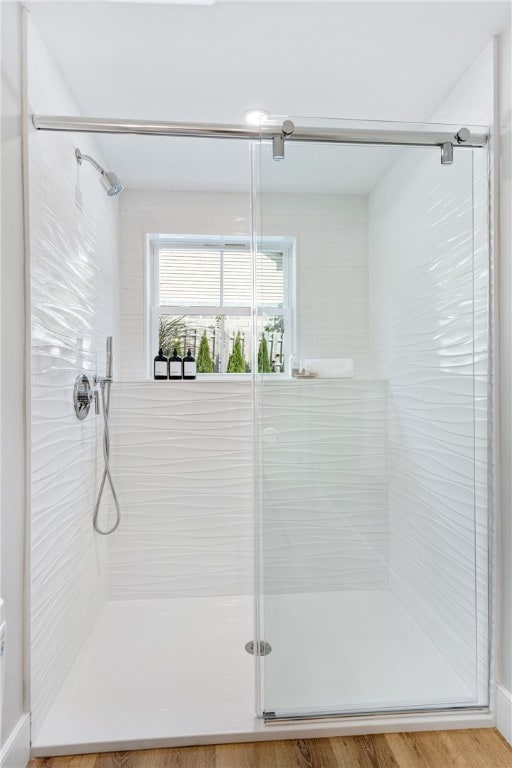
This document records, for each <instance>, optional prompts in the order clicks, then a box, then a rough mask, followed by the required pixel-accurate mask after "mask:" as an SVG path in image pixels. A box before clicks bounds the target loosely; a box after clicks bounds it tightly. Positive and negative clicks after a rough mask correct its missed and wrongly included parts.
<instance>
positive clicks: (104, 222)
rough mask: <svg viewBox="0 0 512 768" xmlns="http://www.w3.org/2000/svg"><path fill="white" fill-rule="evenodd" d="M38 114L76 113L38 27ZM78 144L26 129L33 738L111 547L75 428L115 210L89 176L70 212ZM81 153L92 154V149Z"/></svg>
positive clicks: (89, 616) (100, 353)
mask: <svg viewBox="0 0 512 768" xmlns="http://www.w3.org/2000/svg"><path fill="white" fill-rule="evenodd" d="M28 72H29V100H30V103H31V105H32V107H33V108H34V111H37V112H43V113H50V114H51V113H52V112H56V113H57V114H58V113H61V114H78V113H77V110H76V106H75V105H74V103H73V101H72V99H71V97H70V96H69V93H68V92H67V88H66V86H65V84H64V83H63V81H62V79H61V77H60V75H59V73H58V71H57V70H56V68H55V67H54V65H53V62H52V60H51V58H50V56H49V54H48V52H47V51H46V49H45V47H44V44H43V43H42V41H41V40H40V38H39V36H38V34H37V31H36V30H35V29H34V27H33V26H32V25H30V27H29V46H28ZM74 141H75V139H74V138H73V137H71V136H66V135H52V134H45V133H36V132H35V131H34V132H31V133H30V136H29V175H30V189H29V195H30V201H29V217H30V218H29V222H30V259H31V307H32V322H31V352H32V382H31V409H32V423H31V429H32V447H31V451H32V454H31V463H32V499H31V505H32V530H31V542H32V577H31V612H32V617H31V618H32V624H31V633H32V648H31V665H32V670H31V675H32V683H31V690H32V703H31V710H32V726H33V729H34V732H37V730H38V728H39V727H40V725H41V723H42V721H43V720H44V717H45V715H46V713H47V711H48V709H49V707H50V706H51V703H52V701H53V699H54V697H55V695H56V693H57V691H58V689H59V687H60V685H61V684H62V682H63V681H64V679H65V677H66V675H67V673H68V671H69V669H70V667H71V665H72V664H73V662H74V661H75V658H76V656H77V654H78V651H79V650H80V648H81V646H82V644H83V643H84V641H85V640H86V639H87V636H88V634H89V632H90V630H91V629H92V626H93V625H94V622H95V620H96V618H97V616H98V614H99V612H100V610H101V608H102V606H103V605H104V602H105V594H106V593H105V583H104V582H105V579H104V560H105V554H106V552H105V542H103V541H99V540H98V537H95V536H94V535H93V528H92V508H93V503H94V493H95V489H96V485H97V483H96V462H97V456H98V436H99V433H98V426H99V421H98V420H97V419H95V417H94V415H91V416H90V417H89V418H88V419H87V420H85V421H82V422H80V421H78V420H77V418H76V416H75V413H74V410H73V404H72V394H73V385H74V381H75V377H76V376H77V374H78V373H81V372H87V373H88V374H92V373H94V372H95V371H97V370H100V371H103V369H104V365H105V359H104V345H105V336H107V335H108V334H112V333H114V334H115V332H116V324H115V317H116V311H117V299H116V291H117V245H116V238H117V204H116V201H112V200H110V199H108V198H107V196H106V195H105V193H104V191H103V189H102V187H101V185H100V184H99V183H98V177H97V175H96V173H95V171H93V169H92V168H85V167H84V168H83V170H82V173H81V175H80V186H81V188H82V191H83V200H84V208H83V210H79V209H78V208H77V206H76V205H75V184H76V182H77V166H76V160H75V157H74V148H75V144H74ZM81 148H82V149H83V150H84V151H90V152H91V154H93V155H94V156H97V154H98V153H97V150H96V148H95V146H94V143H93V142H91V141H90V140H89V141H87V140H86V139H84V138H83V137H81Z"/></svg>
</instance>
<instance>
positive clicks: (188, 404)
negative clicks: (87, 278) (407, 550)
mask: <svg viewBox="0 0 512 768" xmlns="http://www.w3.org/2000/svg"><path fill="white" fill-rule="evenodd" d="M249 214H250V210H249V197H248V196H246V195H241V194H216V195H212V194H200V193H161V192H160V193H153V192H149V191H128V192H126V193H125V194H124V195H123V197H122V199H121V222H120V224H121V235H120V237H121V240H120V243H121V361H120V365H121V376H122V378H123V380H124V382H126V383H124V384H117V385H115V386H114V388H113V392H114V395H113V401H112V445H113V451H114V455H115V460H114V475H115V477H116V482H117V487H118V490H119V494H120V498H121V500H122V506H123V510H124V512H123V514H124V513H126V515H125V516H124V517H123V524H122V526H121V528H120V530H119V532H118V533H116V535H115V536H112V537H110V539H109V544H108V546H109V556H108V561H109V565H108V571H109V595H110V596H111V597H114V598H121V599H126V598H129V597H133V596H175V595H179V594H193V595H200V594H205V595H206V594H229V593H236V594H238V593H240V592H244V591H249V590H250V588H251V579H252V560H251V554H252V544H251V541H252V536H253V529H252V518H251V514H252V509H251V497H252V463H251V462H252V459H251V455H250V450H251V435H250V425H251V420H252V405H251V387H250V384H249V383H248V382H247V383H242V382H233V383H230V382H226V381H223V382H218V383H215V382H212V383H209V382H208V383H206V382H199V381H198V382H194V383H192V384H184V383H183V384H181V383H180V385H179V387H176V386H175V385H174V384H171V383H170V382H169V384H164V386H163V387H162V385H161V384H155V383H154V382H147V383H145V384H143V383H141V380H142V379H144V376H145V370H144V359H145V358H144V269H145V249H146V235H147V234H148V233H158V232H161V233H167V234H214V235H215V234H227V235H248V234H249V231H250V224H249V222H250V216H249ZM366 220H367V202H366V198H365V197H362V196H341V195H272V196H269V197H267V196H265V200H264V207H263V222H262V231H263V232H264V234H265V235H268V236H272V235H287V236H293V237H296V239H297V262H298V263H297V294H298V295H297V307H298V312H297V314H298V326H299V328H298V336H299V338H301V347H300V349H299V352H300V354H303V355H304V356H310V357H353V358H355V369H356V376H358V377H361V376H364V375H365V373H366V371H367V357H368V303H367V302H368V299H367V292H368V269H367V226H366ZM130 381H131V382H139V383H133V384H129V383H128V382H130ZM284 385H285V386H286V385H288V386H289V387H291V386H292V382H286V383H284ZM281 391H282V390H279V389H278V390H277V392H278V393H279V392H281ZM287 391H289V392H291V391H292V390H291V388H290V389H289V390H288V388H287ZM293 391H294V392H295V391H296V390H293ZM300 391H301V392H303V391H304V390H300ZM317 391H318V392H319V391H320V390H317ZM344 391H345V392H348V391H349V390H348V389H345V390H344ZM323 392H324V397H323V399H322V409H321V410H322V418H323V419H324V421H326V420H327V421H328V419H329V416H328V414H329V411H330V410H332V412H335V411H336V412H337V411H338V410H340V409H341V411H343V413H350V414H352V418H353V421H352V422H351V423H352V427H353V433H352V435H353V440H354V444H356V443H357V444H358V446H359V447H360V449H361V450H362V452H363V453H364V454H365V456H367V455H369V453H372V454H373V455H374V456H375V454H378V458H377V459H375V461H376V462H377V463H379V466H380V467H381V469H380V470H379V471H380V472H381V474H382V471H381V470H382V462H383V461H384V459H383V456H382V440H383V439H384V433H385V426H384V424H383V422H382V419H380V417H377V416H375V417H374V416H373V415H372V425H374V426H375V425H377V426H375V430H376V435H378V447H377V448H373V447H370V446H369V445H368V443H367V442H366V439H365V437H364V434H363V432H364V426H365V423H366V422H365V419H366V418H368V417H369V416H368V414H369V411H368V409H369V408H370V410H371V409H372V408H375V409H377V411H378V410H379V409H380V413H381V415H382V413H383V411H382V409H383V404H382V403H383V400H382V397H383V395H382V392H380V391H379V393H378V394H375V393H372V394H369V393H368V392H367V391H366V389H365V387H364V386H363V388H362V389H361V390H357V394H355V395H354V396H353V400H354V404H350V403H348V402H344V400H343V395H336V394H335V392H334V390H333V388H332V387H330V388H329V387H328V383H327V382H326V383H325V387H324V390H323ZM128 403H129V405H128ZM288 404H290V403H289V402H288ZM317 404H318V401H317ZM369 404H371V405H369ZM287 414H289V411H288V410H287V411H285V412H284V413H283V419H284V420H286V418H287ZM316 415H317V416H318V415H319V414H318V412H317V414H316ZM340 416H341V414H340ZM366 425H367V424H366ZM310 426H311V425H310ZM339 430H340V434H339V437H340V438H342V439H343V440H345V441H347V440H348V438H347V433H346V431H345V432H343V428H342V426H341V423H340V425H339ZM342 433H343V434H342ZM235 434H237V435H238V438H237V440H238V442H237V443H236V444H234V443H233V436H234V435H235ZM372 434H373V433H372ZM331 437H332V434H331ZM379 441H380V442H379ZM234 445H235V447H236V450H234ZM345 448H346V450H345V452H343V450H342V451H341V454H340V458H339V462H336V461H334V462H332V463H331V464H330V472H331V475H330V477H331V479H332V478H333V477H334V476H335V474H336V471H337V469H338V468H339V466H340V465H341V464H343V462H344V461H346V460H347V451H349V450H350V446H349V445H348V444H347V443H346V442H345ZM305 449H306V447H305V445H304V444H303V445H302V446H301V450H302V451H303V452H304V451H305ZM374 451H375V453H374ZM313 464H314V466H315V467H316V471H317V472H325V471H329V470H327V469H322V467H321V454H320V453H318V454H317V455H316V456H315V459H314V461H313V463H312V465H311V466H312V467H313ZM363 464H364V459H361V460H360V462H359V467H360V474H361V477H359V480H360V482H359V485H358V486H357V488H356V487H353V488H352V491H351V492H350V493H349V492H347V493H348V496H351V498H352V499H353V500H354V507H355V510H356V511H355V512H352V511H351V512H350V514H349V515H347V516H344V515H343V514H342V510H343V498H344V499H345V502H346V501H347V499H348V496H347V495H345V496H343V491H342V489H341V480H340V481H336V482H335V483H334V484H335V485H336V488H334V487H331V491H333V493H334V494H335V495H336V496H337V501H336V503H335V501H334V500H333V499H330V500H329V502H328V504H329V511H328V512H326V513H325V514H327V516H328V517H329V519H330V521H331V523H330V524H331V525H332V530H336V529H338V531H339V532H340V531H344V532H346V530H347V528H351V529H352V531H355V532H357V535H359V539H358V543H357V544H356V543H354V547H355V551H354V554H353V556H352V561H351V563H349V562H348V560H347V550H346V548H344V547H343V545H341V544H340V547H341V549H342V550H343V552H344V555H345V559H344V560H343V562H341V563H340V564H339V567H338V568H335V569H334V573H333V574H329V572H328V570H327V569H323V570H322V568H321V567H319V561H318V558H317V556H316V554H315V552H316V550H317V549H318V547H317V545H316V544H314V543H313V542H312V543H311V545H310V547H309V550H310V552H309V555H310V559H311V568H310V569H309V571H311V572H309V571H308V574H309V575H308V576H307V577H306V576H305V577H304V578H305V580H306V582H307V583H308V584H309V587H310V588H311V589H331V588H333V587H332V585H333V584H335V585H336V584H337V585H339V584H340V583H341V582H344V583H348V582H349V583H350V585H351V586H352V587H354V586H363V587H365V586H368V585H369V584H375V583H376V582H379V583H382V578H383V572H384V565H383V560H385V554H384V549H385V546H386V545H385V532H384V527H385V526H384V522H383V509H384V505H385V500H384V496H385V490H384V488H383V482H384V481H383V479H382V477H381V476H380V475H379V471H376V475H379V479H378V480H377V479H375V477H374V478H373V479H374V480H375V483H374V486H373V487H372V490H371V493H370V494H368V493H367V491H366V490H365V488H364V483H363V479H362V477H363V475H365V472H366V477H369V475H370V474H371V473H372V471H373V469H372V470H371V469H362V465H363ZM372 467H373V465H372ZM324 479H325V478H324ZM333 482H334V481H333ZM187 483H188V484H190V493H189V494H188V495H187V494H186V493H185V488H184V486H185V485H186V484H187ZM302 491H303V485H300V486H298V487H297V489H296V492H297V493H302ZM341 497H343V498H341ZM349 518H350V519H349ZM363 529H364V530H365V531H368V529H370V533H369V534H368V538H365V536H364V534H363ZM330 530H331V529H330ZM296 535H297V537H298V538H297V542H296V543H292V544H291V545H290V546H291V547H292V550H293V552H294V557H297V554H298V553H299V551H300V552H302V553H303V554H304V555H305V557H308V553H305V545H304V534H303V533H302V534H301V533H300V532H298V531H297V532H296ZM285 538H286V540H287V541H288V540H289V539H290V538H293V537H292V533H291V531H290V530H287V532H286V535H285ZM370 540H371V541H372V543H369V541H370ZM354 541H355V539H354ZM283 542H284V539H283V538H281V540H280V541H279V539H278V538H276V537H275V536H274V534H272V536H271V542H270V545H271V547H272V550H273V552H274V554H273V557H274V559H275V557H276V556H277V555H276V547H277V550H279V548H280V547H282V556H283V558H285V559H286V560H287V562H289V560H290V558H289V551H288V548H287V547H288V545H285V544H284V543H283ZM374 543H375V549H373V550H372V547H373V545H374ZM306 549H307V547H306ZM371 550H372V551H371ZM219 553H220V554H221V561H222V563H219V561H218V558H219ZM372 554H374V555H375V556H376V557H377V559H378V563H374V562H371V559H372ZM333 559H334V550H333ZM349 572H350V574H349ZM269 577H270V580H271V582H272V584H273V585H274V586H273V587H272V589H275V590H283V589H285V588H286V586H287V584H288V581H287V579H286V578H285V576H284V574H283V573H282V572H281V573H278V569H277V565H276V563H275V562H274V565H273V566H272V575H271V576H269ZM292 582H293V589H299V588H300V584H301V583H302V582H300V579H299V578H298V574H297V573H296V572H294V576H293V578H292Z"/></svg>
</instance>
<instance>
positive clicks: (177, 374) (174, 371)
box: [169, 348, 183, 379]
mask: <svg viewBox="0 0 512 768" xmlns="http://www.w3.org/2000/svg"><path fill="white" fill-rule="evenodd" d="M169 378H170V379H182V378H183V371H182V360H181V357H180V356H179V355H178V351H177V349H176V348H175V349H173V351H172V355H171V356H170V358H169Z"/></svg>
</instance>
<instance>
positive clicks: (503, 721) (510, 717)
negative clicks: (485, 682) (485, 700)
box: [496, 685, 512, 744]
mask: <svg viewBox="0 0 512 768" xmlns="http://www.w3.org/2000/svg"><path fill="white" fill-rule="evenodd" d="M496 727H497V728H498V731H499V732H500V733H501V735H502V736H504V737H505V739H506V740H507V741H508V743H509V744H512V693H511V692H510V691H509V690H507V689H506V688H505V686H503V685H498V686H497V687H496Z"/></svg>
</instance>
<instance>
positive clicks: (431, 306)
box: [256, 118, 489, 717]
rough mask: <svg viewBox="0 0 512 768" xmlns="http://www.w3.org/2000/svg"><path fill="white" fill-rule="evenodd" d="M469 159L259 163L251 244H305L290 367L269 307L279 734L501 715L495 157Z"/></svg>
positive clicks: (266, 703)
mask: <svg viewBox="0 0 512 768" xmlns="http://www.w3.org/2000/svg"><path fill="white" fill-rule="evenodd" d="M295 122H296V123H297V124H304V121H301V120H300V119H299V118H297V119H296V120H295ZM324 125H325V123H324ZM333 127H335V126H333ZM454 154H455V156H454V162H453V164H452V165H441V162H440V151H439V150H437V149H435V148H421V149H418V148H411V147H408V148H403V147H400V148H397V147H393V148H390V147H375V146H340V145H333V144H301V143H288V144H287V145H286V159H285V160H284V161H281V162H276V161H274V160H273V157H272V146H271V144H269V143H265V142H262V143H261V146H260V148H259V179H260V183H259V195H258V205H257V210H258V214H259V217H260V231H259V233H258V237H260V238H261V241H263V240H265V238H283V239H284V241H286V242H287V243H289V244H290V243H291V245H290V247H289V248H288V250H287V252H286V254H285V256H284V260H283V269H284V270H285V271H286V273H287V276H288V277H287V280H286V281H285V284H286V286H287V293H286V295H285V297H284V305H285V308H284V312H285V313H286V316H287V318H288V327H287V328H286V329H285V332H286V334H287V335H288V339H287V347H286V348H287V352H288V353H289V354H288V356H287V358H286V359H285V360H284V361H283V362H284V365H283V366H282V367H283V368H284V370H282V369H281V368H280V369H279V370H274V371H273V372H271V373H270V372H266V373H265V372H263V371H268V368H265V367H263V365H264V362H263V361H264V354H265V349H264V348H265V346H266V347H268V345H269V344H270V343H273V344H275V343H276V331H275V323H274V324H273V320H272V318H271V317H266V316H265V307H264V306H263V305H261V306H260V307H259V327H260V332H259V334H260V335H259V348H260V366H259V370H260V373H259V374H258V377H257V387H256V397H257V411H258V418H259V423H258V428H259V434H260V461H259V497H260V498H259V527H260V574H259V576H260V579H259V581H260V595H259V614H260V639H262V640H265V641H266V642H267V643H269V644H270V646H271V649H272V650H271V652H270V653H269V654H268V655H265V656H263V657H261V658H260V660H259V663H260V669H261V675H260V677H261V690H260V702H261V704H260V709H261V711H262V712H263V713H266V716H267V717H274V716H275V717H290V716H291V717H293V716H308V715H311V716H314V715H323V714H336V713H339V714H343V713H353V712H377V711H393V710H420V709H436V708H450V707H477V706H484V705H486V704H487V701H488V699H487V696H488V693H487V691H488V672H487V668H488V662H487V659H488V643H487V618H488V617H487V556H486V552H487V427H486V424H487V360H488V354H487V353H488V298H487V297H488V285H489V267H488V264H489V259H488V217H487V193H486V189H487V186H486V180H487V160H486V157H487V153H486V150H462V149H460V150H457V149H456V150H455V153H454ZM256 272H257V273H258V265H256ZM281 330H282V329H281ZM262 347H263V352H262ZM283 348H284V347H283ZM292 369H293V373H294V374H295V375H292ZM297 372H298V375H297Z"/></svg>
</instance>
